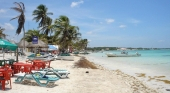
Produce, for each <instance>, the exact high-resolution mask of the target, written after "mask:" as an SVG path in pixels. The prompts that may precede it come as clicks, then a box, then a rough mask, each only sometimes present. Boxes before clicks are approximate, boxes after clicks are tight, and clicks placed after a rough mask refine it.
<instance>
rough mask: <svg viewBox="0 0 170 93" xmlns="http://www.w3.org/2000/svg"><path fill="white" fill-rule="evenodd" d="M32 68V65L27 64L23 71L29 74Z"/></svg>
mask: <svg viewBox="0 0 170 93" xmlns="http://www.w3.org/2000/svg"><path fill="white" fill-rule="evenodd" d="M31 70H32V65H25V66H24V69H23V72H25V73H27V74H30V73H31Z"/></svg>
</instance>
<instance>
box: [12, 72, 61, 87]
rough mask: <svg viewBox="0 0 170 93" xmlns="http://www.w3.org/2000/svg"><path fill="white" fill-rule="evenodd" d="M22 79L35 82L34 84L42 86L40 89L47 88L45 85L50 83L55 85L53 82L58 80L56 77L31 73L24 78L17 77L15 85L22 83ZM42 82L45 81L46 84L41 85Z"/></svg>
mask: <svg viewBox="0 0 170 93" xmlns="http://www.w3.org/2000/svg"><path fill="white" fill-rule="evenodd" d="M24 79H28V80H35V82H36V83H37V84H38V85H39V86H42V87H47V85H48V84H49V83H50V82H53V83H55V81H57V80H59V78H58V77H47V76H45V75H43V74H42V73H40V72H35V73H31V74H25V75H24V76H18V77H17V79H16V80H15V83H22V81H23V80H24ZM42 81H46V82H45V83H41V82H42Z"/></svg>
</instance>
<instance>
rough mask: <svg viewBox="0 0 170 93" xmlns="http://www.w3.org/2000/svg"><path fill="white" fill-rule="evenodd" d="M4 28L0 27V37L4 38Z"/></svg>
mask: <svg viewBox="0 0 170 93" xmlns="http://www.w3.org/2000/svg"><path fill="white" fill-rule="evenodd" d="M4 31H5V28H2V27H0V38H6V36H7V35H6V34H4Z"/></svg>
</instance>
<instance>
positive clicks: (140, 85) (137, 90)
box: [82, 55, 161, 93]
mask: <svg viewBox="0 0 170 93" xmlns="http://www.w3.org/2000/svg"><path fill="white" fill-rule="evenodd" d="M82 56H83V55H82ZM83 57H85V56H83ZM85 58H86V59H87V57H85ZM87 60H88V61H89V62H92V61H91V60H89V59H87ZM92 63H93V64H94V65H95V66H97V67H98V68H99V69H100V70H104V71H108V72H110V73H111V74H114V75H115V76H117V77H118V78H119V79H120V78H121V80H123V82H124V83H125V84H127V85H128V86H131V87H130V88H132V90H133V92H132V93H161V91H159V90H157V89H154V88H151V87H150V86H148V85H147V84H145V83H144V82H142V81H141V80H139V79H137V78H136V77H134V76H131V75H128V74H126V73H124V72H122V71H121V70H119V69H117V70H109V69H107V68H105V67H104V66H102V65H100V64H96V63H95V62H92Z"/></svg>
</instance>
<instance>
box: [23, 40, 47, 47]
mask: <svg viewBox="0 0 170 93" xmlns="http://www.w3.org/2000/svg"><path fill="white" fill-rule="evenodd" d="M26 47H27V48H34V47H36V48H48V45H47V44H46V43H44V42H43V41H41V40H38V44H32V42H31V43H30V44H29V45H27V46H26Z"/></svg>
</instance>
